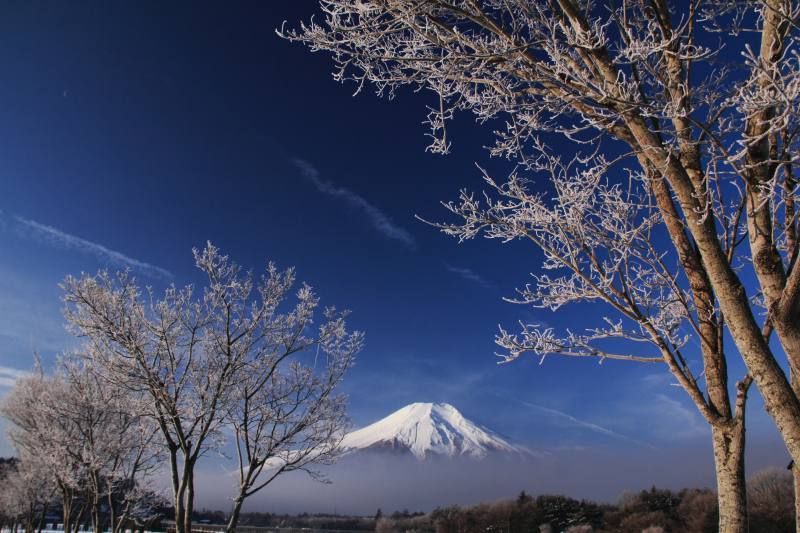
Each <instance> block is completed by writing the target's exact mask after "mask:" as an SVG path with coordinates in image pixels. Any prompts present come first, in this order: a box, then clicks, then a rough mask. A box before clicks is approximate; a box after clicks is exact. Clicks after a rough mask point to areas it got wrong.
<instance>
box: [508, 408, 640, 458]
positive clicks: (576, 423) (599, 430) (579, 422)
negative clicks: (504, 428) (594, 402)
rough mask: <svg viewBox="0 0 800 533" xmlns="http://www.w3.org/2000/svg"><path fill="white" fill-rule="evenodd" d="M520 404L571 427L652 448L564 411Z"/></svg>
mask: <svg viewBox="0 0 800 533" xmlns="http://www.w3.org/2000/svg"><path fill="white" fill-rule="evenodd" d="M520 403H521V404H522V405H524V406H526V407H530V408H531V409H537V410H539V411H542V412H543V413H547V414H549V415H551V416H555V417H557V418H560V419H562V420H566V421H567V422H569V423H571V424H572V425H574V426H576V427H581V428H584V429H588V430H590V431H594V432H595V433H600V434H602V435H607V436H609V437H616V438H618V439H623V440H627V441H629V442H633V443H636V444H639V445H642V446H646V447H648V448H653V446H652V445H650V444H647V443H646V442H641V441H639V440H636V439H634V438H631V437H629V436H627V435H623V434H622V433H618V432H616V431H614V430H611V429H608V428H607V427H603V426H601V425H599V424H595V423H593V422H587V421H586V420H581V419H580V418H577V417H574V416H572V415H571V414H569V413H565V412H564V411H559V410H558V409H553V408H552V407H545V406H543V405H539V404H535V403H531V402H526V401H520Z"/></svg>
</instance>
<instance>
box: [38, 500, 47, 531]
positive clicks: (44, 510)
mask: <svg viewBox="0 0 800 533" xmlns="http://www.w3.org/2000/svg"><path fill="white" fill-rule="evenodd" d="M46 518H47V504H44V505H43V506H42V514H40V515H39V525H38V526H37V527H36V533H42V529H44V521H45V519H46Z"/></svg>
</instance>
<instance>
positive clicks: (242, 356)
mask: <svg viewBox="0 0 800 533" xmlns="http://www.w3.org/2000/svg"><path fill="white" fill-rule="evenodd" d="M193 252H194V258H195V264H196V266H197V267H198V268H199V269H200V270H201V271H202V272H203V274H204V275H205V277H206V278H207V284H206V285H205V286H204V287H203V290H202V293H201V294H199V295H197V294H195V291H194V288H193V287H192V286H186V287H184V288H183V289H178V288H176V287H175V286H171V287H170V288H168V289H167V290H166V292H165V294H164V296H163V297H162V298H161V299H158V298H157V297H155V296H154V295H153V293H152V291H151V290H149V289H148V294H147V297H146V298H143V297H142V293H141V290H140V289H139V287H138V285H137V284H136V281H135V280H134V279H132V278H131V277H129V276H128V274H127V273H120V274H118V275H117V276H111V275H109V274H108V273H107V272H100V273H98V274H97V275H95V276H92V275H83V276H82V277H80V278H74V277H68V278H67V279H66V280H65V281H64V283H63V285H62V286H63V288H64V291H65V297H64V299H65V302H66V310H65V316H66V318H67V320H68V322H69V324H70V326H71V328H72V330H73V332H74V333H75V334H77V335H79V336H82V337H85V338H86V339H87V340H88V342H89V343H90V344H92V345H93V346H94V347H95V349H94V350H92V351H89V352H86V353H87V355H88V356H89V357H90V358H91V361H92V364H93V365H94V366H96V367H97V368H99V369H100V370H99V371H100V373H101V374H102V376H103V378H104V379H105V380H107V381H108V382H109V383H111V384H114V385H116V386H119V387H122V388H124V389H126V390H130V391H134V392H135V393H139V394H142V395H144V396H145V397H146V398H147V402H146V410H145V412H146V413H147V415H148V416H149V417H151V418H152V419H153V420H155V422H156V424H157V425H158V427H159V430H160V434H161V437H162V438H163V443H164V446H165V448H166V455H167V456H168V459H169V463H170V475H171V481H172V491H173V500H174V506H175V513H176V529H177V532H178V533H190V532H191V528H192V524H191V516H192V511H193V508H194V494H195V491H194V470H195V465H196V464H197V461H198V460H199V458H200V457H201V456H202V455H203V453H205V452H206V451H208V450H211V449H214V448H217V447H219V445H220V443H221V442H222V429H223V427H224V426H225V425H226V424H228V423H230V420H231V419H230V417H229V415H230V414H231V413H232V412H235V407H233V406H234V405H235V402H237V401H239V398H240V396H238V394H239V393H240V392H241V391H242V390H243V389H242V387H245V388H246V387H247V385H246V383H247V382H248V381H249V380H250V378H251V376H252V374H251V371H252V370H254V369H257V368H258V366H259V365H261V364H263V361H264V360H265V359H268V358H269V357H271V356H273V355H274V354H275V350H276V349H281V347H292V346H295V345H296V347H300V346H310V345H312V344H314V343H315V342H321V344H322V346H324V345H325V342H327V341H328V340H330V339H333V338H336V339H339V340H340V341H341V342H349V343H351V344H352V345H353V346H355V345H357V344H359V343H360V342H361V341H360V339H361V334H360V333H346V332H345V331H344V330H343V329H342V327H343V322H341V320H342V315H341V314H340V313H336V312H335V310H330V312H327V313H326V314H325V317H324V320H323V322H322V324H321V325H320V326H319V332H320V338H321V339H322V341H315V340H314V333H313V332H312V331H311V326H312V323H313V319H314V310H315V309H316V307H317V305H318V299H317V297H316V296H315V294H314V292H313V291H312V290H311V288H310V287H308V286H307V285H303V286H302V287H301V288H300V290H298V291H297V295H296V299H297V301H296V303H295V304H294V305H289V304H288V303H287V300H288V299H289V295H290V291H291V289H292V286H293V284H294V280H295V274H294V270H293V269H288V270H285V271H279V270H278V269H277V268H276V267H275V266H274V265H273V264H270V265H268V267H267V269H266V272H265V273H264V275H262V276H261V277H260V278H259V279H256V280H254V278H253V275H252V273H249V272H242V270H241V269H240V267H239V266H238V265H236V264H235V263H233V262H231V261H229V259H228V257H227V256H224V255H221V254H220V253H219V251H218V250H217V248H215V247H214V246H213V245H211V243H208V245H207V246H206V247H205V248H204V249H203V250H202V251H200V250H194V251H193ZM284 306H286V307H287V309H286V310H283V307H284ZM337 328H338V329H337ZM325 335H332V337H325ZM293 350H294V348H293V349H292V350H290V351H289V353H291V352H292V351H293ZM268 385H269V383H268V381H264V382H262V383H260V386H268ZM252 392H253V393H254V394H259V393H260V389H259V388H258V387H256V389H254V390H252ZM259 399H260V398H259ZM254 407H258V406H254ZM270 422H271V421H267V422H265V423H270ZM243 424H244V425H248V424H249V423H248V421H244V422H243ZM248 427H249V425H248ZM258 446H262V443H261V442H259V443H258ZM259 457H261V455H260V452H259ZM250 488H251V487H248V490H249V489H250Z"/></svg>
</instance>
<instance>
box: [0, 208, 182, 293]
mask: <svg viewBox="0 0 800 533" xmlns="http://www.w3.org/2000/svg"><path fill="white" fill-rule="evenodd" d="M0 215H2V212H0ZM3 218H5V217H0V220H2V224H0V229H5V228H7V227H8V226H9V222H10V225H13V227H14V229H15V231H16V233H17V235H19V236H20V237H23V238H26V239H32V240H36V241H40V242H44V243H46V244H49V245H51V246H55V247H58V248H63V249H66V250H73V251H76V252H80V253H84V254H88V255H93V256H95V257H97V258H98V259H101V260H104V261H108V262H109V263H112V264H115V265H117V266H120V267H123V268H130V269H131V270H135V271H137V272H140V273H142V274H145V275H148V276H150V277H155V278H162V279H171V278H172V277H173V275H172V272H170V271H169V270H166V269H164V268H161V267H159V266H156V265H153V264H150V263H147V262H145V261H140V260H139V259H134V258H133V257H130V256H127V255H125V254H123V253H122V252H117V251H115V250H111V249H109V248H106V247H105V246H103V245H102V244H98V243H96V242H92V241H87V240H86V239H82V238H80V237H76V236H75V235H70V234H69V233H65V232H63V231H61V230H59V229H57V228H54V227H52V226H48V225H46V224H41V223H39V222H36V221H35V220H30V219H27V218H23V217H20V216H13V217H11V219H10V221H6V220H3Z"/></svg>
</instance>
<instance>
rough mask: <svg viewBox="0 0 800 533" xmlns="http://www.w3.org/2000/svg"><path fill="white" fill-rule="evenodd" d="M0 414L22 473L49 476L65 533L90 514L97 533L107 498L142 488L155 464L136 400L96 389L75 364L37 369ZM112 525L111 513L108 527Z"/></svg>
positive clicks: (104, 386)
mask: <svg viewBox="0 0 800 533" xmlns="http://www.w3.org/2000/svg"><path fill="white" fill-rule="evenodd" d="M2 413H3V415H4V416H5V417H6V418H7V419H8V420H9V421H10V422H11V424H12V427H11V429H10V430H9V436H10V438H11V441H12V442H13V444H14V445H15V446H16V448H17V450H18V452H19V453H20V456H21V457H23V461H24V464H23V466H24V467H25V468H24V469H22V470H21V472H23V473H26V474H27V473H29V472H37V473H39V474H41V473H42V472H46V473H47V475H48V476H49V478H48V479H49V484H50V486H51V487H57V488H58V492H59V494H60V497H61V505H62V508H63V520H64V531H70V530H71V528H73V527H74V528H77V527H78V526H79V523H80V521H81V518H82V516H83V514H84V513H85V512H87V511H88V512H89V514H90V517H91V521H92V526H93V529H94V531H95V532H96V533H99V532H101V531H102V530H103V529H104V525H105V524H104V513H103V512H102V507H103V504H104V503H105V502H106V501H107V499H108V497H109V496H111V494H112V492H113V491H115V490H116V491H119V487H122V486H125V485H129V484H135V482H136V481H137V480H143V479H144V476H145V475H146V474H148V473H150V472H152V471H153V470H154V469H155V467H156V466H157V464H158V461H157V459H158V456H157V453H156V452H155V450H153V447H152V438H153V435H155V428H154V427H153V426H152V424H151V423H150V422H149V421H148V420H147V419H145V418H143V417H142V415H141V414H139V407H138V405H137V401H136V398H134V397H133V396H132V395H130V394H128V393H127V391H124V390H122V389H119V388H115V387H112V386H110V385H109V384H108V383H106V382H104V381H101V380H100V378H99V375H98V374H97V373H96V372H94V371H93V370H92V368H91V367H89V366H87V365H86V364H84V363H82V362H81V360H79V359H74V358H65V359H63V360H62V361H61V362H60V363H59V366H58V368H57V370H56V372H55V373H54V374H53V375H45V374H44V373H43V372H42V371H41V369H39V372H38V373H37V374H35V375H33V376H30V377H26V378H23V379H22V380H20V381H18V383H17V384H16V385H15V387H14V388H13V389H12V390H11V391H10V393H9V395H8V397H7V398H6V400H5V401H4V403H3V406H2ZM34 466H35V468H36V470H35V471H34V470H32V468H33V467H34ZM41 477H42V476H41V475H40V478H41ZM115 518H116V517H115V515H114V512H113V508H112V511H111V520H112V524H114V523H115Z"/></svg>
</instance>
